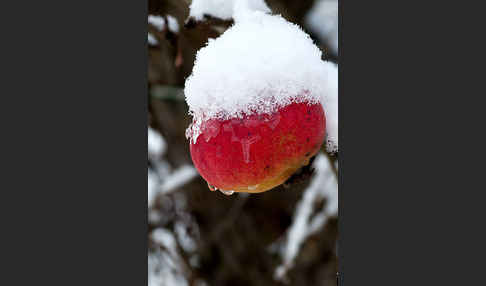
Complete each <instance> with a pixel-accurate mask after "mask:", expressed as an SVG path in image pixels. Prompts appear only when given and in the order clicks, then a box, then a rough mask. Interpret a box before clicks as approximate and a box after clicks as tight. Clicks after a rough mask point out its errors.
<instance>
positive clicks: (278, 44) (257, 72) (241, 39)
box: [184, 2, 337, 142]
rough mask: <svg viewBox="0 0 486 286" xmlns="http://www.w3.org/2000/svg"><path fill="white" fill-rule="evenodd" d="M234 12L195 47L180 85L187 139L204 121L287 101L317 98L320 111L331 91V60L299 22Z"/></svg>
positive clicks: (265, 110) (194, 136) (259, 13)
mask: <svg viewBox="0 0 486 286" xmlns="http://www.w3.org/2000/svg"><path fill="white" fill-rule="evenodd" d="M239 3H242V2H239ZM242 7H244V5H242ZM235 14H236V15H238V17H237V18H236V19H235V25H233V26H232V27H231V28H229V29H228V30H227V31H226V32H225V33H223V34H222V35H221V36H220V37H218V38H217V39H209V41H208V44H207V46H205V47H203V48H202V49H201V50H199V51H198V53H197V55H196V61H195V65H194V68H193V71H192V74H191V76H190V77H189V78H188V79H187V80H186V83H185V89H184V92H185V96H186V101H187V103H188V105H189V113H190V114H191V115H192V116H193V124H192V125H191V126H190V127H189V128H188V130H187V132H186V135H187V137H188V138H191V139H192V141H193V142H196V140H197V137H198V135H199V134H200V124H201V123H202V122H203V121H204V120H207V119H210V118H218V119H222V120H225V119H229V118H241V117H243V116H244V115H245V114H252V113H258V114H261V113H271V112H274V111H276V110H278V109H279V108H281V107H284V106H286V105H288V104H290V103H292V102H307V103H318V102H321V103H323V105H324V110H326V109H327V108H326V106H325V104H326V103H327V102H328V101H323V97H326V96H327V95H326V93H327V92H330V91H333V90H334V89H333V88H332V86H334V84H335V83H334V82H330V81H332V80H337V78H335V77H333V76H332V75H329V73H332V72H333V68H332V67H331V66H333V64H332V63H329V62H324V61H322V60H321V56H322V52H321V51H320V49H319V48H318V47H317V46H316V45H315V44H314V43H313V41H312V39H311V38H310V37H309V35H307V34H306V33H305V32H304V31H302V29H301V28H300V27H299V26H297V25H295V24H292V23H289V22H288V21H286V20H285V19H284V18H282V17H281V16H279V15H269V14H266V13H264V12H262V11H249V10H245V9H243V8H242V9H241V10H238V11H236V13H235Z"/></svg>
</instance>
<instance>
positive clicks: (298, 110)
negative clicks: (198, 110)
mask: <svg viewBox="0 0 486 286" xmlns="http://www.w3.org/2000/svg"><path fill="white" fill-rule="evenodd" d="M325 126H326V119H325V116H324V110H323V108H322V105H321V104H320V103H317V104H308V103H291V104H289V105H287V106H285V107H283V108H280V109H279V110H278V111H277V112H274V113H272V114H262V115H257V114H253V115H249V116H244V117H243V118H241V119H236V118H235V119H230V120H224V121H223V120H218V119H211V120H207V121H204V122H203V123H202V125H201V134H200V135H199V137H198V138H197V141H196V143H193V142H192V141H191V144H190V150H191V157H192V161H193V162H194V165H195V167H196V168H197V170H198V171H199V173H200V174H201V176H202V177H203V178H204V179H205V180H206V181H207V182H208V184H210V185H212V186H214V187H216V188H218V189H220V190H228V191H229V190H232V191H235V192H248V193H259V192H264V191H267V190H270V189H272V188H274V187H276V186H278V185H280V184H282V183H284V182H285V181H286V180H287V179H288V178H289V177H290V176H291V175H292V174H293V173H294V172H295V171H297V170H298V169H299V168H301V167H302V166H304V165H306V164H308V163H309V159H310V158H311V157H312V156H314V155H315V154H316V153H317V152H318V151H319V149H320V147H321V145H322V143H323V141H324V137H325Z"/></svg>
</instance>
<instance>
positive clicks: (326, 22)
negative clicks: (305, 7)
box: [304, 0, 339, 55]
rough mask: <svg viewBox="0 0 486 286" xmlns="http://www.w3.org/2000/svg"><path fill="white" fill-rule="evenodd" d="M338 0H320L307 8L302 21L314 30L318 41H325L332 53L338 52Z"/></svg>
mask: <svg viewBox="0 0 486 286" xmlns="http://www.w3.org/2000/svg"><path fill="white" fill-rule="evenodd" d="M338 22H339V20H338V1H337V0H320V1H317V2H316V3H315V4H314V6H313V7H312V8H311V9H310V10H309V12H308V13H307V15H306V16H305V18H304V23H305V25H306V26H307V27H309V30H311V31H312V32H314V33H315V34H316V36H317V37H318V38H319V41H321V42H323V43H327V44H328V45H329V47H330V48H331V51H332V52H333V53H334V54H336V55H337V54H338V43H339V41H338Z"/></svg>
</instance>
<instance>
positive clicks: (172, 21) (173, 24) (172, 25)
mask: <svg viewBox="0 0 486 286" xmlns="http://www.w3.org/2000/svg"><path fill="white" fill-rule="evenodd" d="M167 26H169V30H170V31H172V32H174V33H178V32H179V23H177V20H176V18H174V17H173V16H171V15H167Z"/></svg>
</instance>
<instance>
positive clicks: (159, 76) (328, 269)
mask: <svg viewBox="0 0 486 286" xmlns="http://www.w3.org/2000/svg"><path fill="white" fill-rule="evenodd" d="M265 2H266V3H267V5H268V6H269V7H270V9H272V11H273V13H274V14H281V15H282V16H283V17H284V18H285V19H287V20H288V21H290V22H293V23H297V24H298V25H299V26H301V27H302V28H303V29H304V30H305V31H306V32H307V33H309V34H310V35H311V37H312V38H313V39H314V41H315V42H316V44H318V46H319V47H320V48H321V49H322V51H323V59H324V60H329V61H332V62H335V63H339V59H338V52H337V51H338V37H337V35H338V2H337V1H335V0H315V1H311V0H309V1H306V0H302V1H290V0H267V1H265ZM190 4H191V0H149V18H148V57H149V58H148V87H149V94H148V97H149V101H148V102H149V119H148V122H149V127H148V223H149V232H148V245H149V250H148V280H149V286H160V285H164V286H166V285H169V286H171V285H177V286H179V285H211V286H213V285H232V286H237V285H336V284H337V283H336V273H337V263H338V261H337V251H338V249H337V245H336V241H337V235H338V229H337V202H338V195H337V192H338V186H337V174H338V164H337V156H338V155H337V154H328V153H327V152H325V148H324V146H323V149H322V151H321V153H320V154H318V155H317V156H316V157H315V160H314V162H313V165H312V166H313V170H314V171H313V174H312V176H310V177H308V178H306V179H304V180H299V181H295V182H292V183H291V184H286V185H282V186H279V187H277V188H275V189H274V190H271V191H268V192H264V193H261V194H252V195H248V194H239V193H235V194H233V195H231V196H226V195H224V194H222V193H220V192H211V191H209V189H208V186H207V183H206V182H205V181H204V180H203V179H202V178H201V177H200V176H199V174H198V173H197V171H196V170H195V169H194V167H193V166H192V162H191V158H190V153H189V142H188V141H187V140H186V138H185V129H186V128H187V127H188V126H189V124H190V123H191V120H192V119H191V117H190V116H189V115H188V107H187V105H186V103H185V101H184V93H183V88H184V81H185V78H186V77H188V76H189V75H190V73H191V70H192V66H193V63H194V59H195V55H196V52H197V50H198V49H200V48H201V47H202V46H204V45H205V43H206V42H207V40H208V38H216V37H218V36H219V35H220V34H221V33H223V32H224V31H225V30H226V29H227V28H228V27H229V26H230V25H231V24H232V23H231V21H223V20H218V19H213V18H211V17H209V18H208V21H204V22H194V21H188V16H189V5H190ZM289 52H291V47H289Z"/></svg>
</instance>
